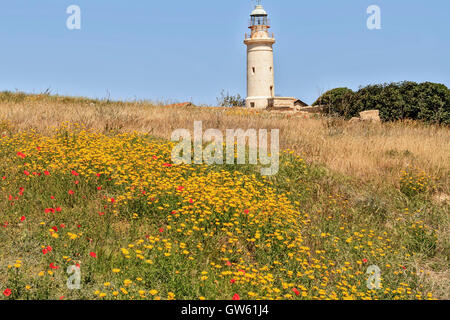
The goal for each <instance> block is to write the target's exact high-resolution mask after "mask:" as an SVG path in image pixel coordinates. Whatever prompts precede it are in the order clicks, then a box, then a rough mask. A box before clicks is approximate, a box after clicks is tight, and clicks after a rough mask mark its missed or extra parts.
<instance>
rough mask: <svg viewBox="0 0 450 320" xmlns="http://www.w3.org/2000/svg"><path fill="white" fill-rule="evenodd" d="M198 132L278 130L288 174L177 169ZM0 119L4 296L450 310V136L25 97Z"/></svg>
mask: <svg viewBox="0 0 450 320" xmlns="http://www.w3.org/2000/svg"><path fill="white" fill-rule="evenodd" d="M195 120H202V121H203V127H204V129H206V128H217V129H220V130H225V129H227V128H242V129H246V128H256V129H258V128H265V129H271V128H278V129H280V144H281V147H282V148H283V149H284V151H283V153H282V155H281V161H280V171H279V173H278V175H276V176H274V177H270V178H265V177H262V176H260V175H259V170H257V168H255V167H253V166H248V165H242V166H206V165H180V166H176V165H172V164H171V160H170V152H171V149H172V143H170V142H168V141H167V139H168V138H169V137H170V134H171V132H172V131H173V130H175V129H178V128H187V129H190V130H192V127H193V122H194V121H195ZM0 121H1V123H0V133H1V134H2V136H1V139H0V157H1V158H2V162H1V165H0V176H1V178H2V179H1V180H0V184H1V191H0V199H2V201H1V202H0V208H1V211H0V212H1V220H0V222H1V223H2V224H1V225H2V228H0V240H1V242H0V243H1V244H0V268H1V272H0V274H1V275H0V292H3V294H2V295H1V297H2V298H4V299H11V298H19V299H36V298H39V299H59V298H60V297H64V299H94V298H95V299H203V298H205V299H232V298H233V297H234V298H240V299H258V298H262V299H328V298H330V299H429V298H437V299H448V292H449V290H448V289H449V287H448V283H449V271H448V267H449V265H448V263H449V260H448V259H449V238H448V237H449V236H448V235H449V234H450V233H449V214H448V209H449V194H450V190H449V165H448V163H450V162H449V161H448V160H449V159H450V157H449V156H450V149H449V144H448V141H449V139H450V131H449V129H448V128H446V127H438V126H426V125H423V124H420V123H416V122H397V123H389V124H382V125H375V124H366V123H356V124H350V123H347V122H345V121H343V120H336V119H326V118H317V119H305V118H302V117H295V116H288V115H280V114H270V113H267V112H249V111H247V110H243V109H220V108H206V107H203V108H199V107H189V108H177V107H165V106H163V105H158V104H154V103H150V102H129V103H124V102H111V101H99V100H90V99H84V98H70V97H58V96H48V95H25V94H20V93H14V94H12V93H2V94H0ZM73 265H75V269H74V270H75V272H76V273H78V271H77V270H79V272H80V276H81V283H80V285H81V289H80V290H69V289H68V288H67V286H66V283H67V279H68V278H69V276H70V275H68V274H67V272H66V270H67V268H68V267H70V266H73ZM372 265H376V266H377V267H378V268H379V269H380V272H381V289H372V290H370V289H368V288H367V283H366V282H367V279H368V278H369V277H371V275H370V274H367V270H368V268H369V266H372ZM7 289H10V291H8V290H7Z"/></svg>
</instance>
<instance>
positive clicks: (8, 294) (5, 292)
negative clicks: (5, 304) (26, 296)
mask: <svg viewBox="0 0 450 320" xmlns="http://www.w3.org/2000/svg"><path fill="white" fill-rule="evenodd" d="M11 293H12V291H11V289H9V288H6V289H5V291H3V294H4V295H5V296H6V297H9V296H10V295H11Z"/></svg>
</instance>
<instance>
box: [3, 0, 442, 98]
mask: <svg viewBox="0 0 450 320" xmlns="http://www.w3.org/2000/svg"><path fill="white" fill-rule="evenodd" d="M72 4H75V5H79V6H80V8H81V23H82V25H81V30H76V31H70V30H68V29H67V28H66V19H67V17H68V14H66V9H67V7H68V6H69V5H72ZM372 4H376V5H379V6H380V7H381V18H382V29H381V30H374V31H370V30H368V29H367V27H366V19H367V17H368V15H367V14H366V9H367V7H368V6H369V5H372ZM263 5H264V7H265V8H266V10H267V11H268V13H269V16H270V19H271V21H272V31H273V32H274V33H275V37H276V39H277V43H276V44H275V47H274V49H275V81H276V84H275V89H276V94H277V95H287V96H296V97H298V98H301V99H303V100H305V101H306V102H309V103H311V102H313V101H314V100H315V99H316V98H317V97H318V95H319V94H320V93H321V92H324V91H326V90H327V89H331V88H335V87H340V86H347V87H350V88H352V89H357V88H358V86H360V85H367V84H371V83H382V82H391V81H402V80H412V81H417V82H423V81H432V82H439V83H444V84H445V85H447V86H448V87H450V1H448V0H432V1H426V0H370V1H366V0H345V1H336V0H314V1H300V0H263ZM252 8H253V3H252V2H251V1H249V0H248V1H247V0H223V1H219V0H208V1H207V0H191V1H186V0H171V1H168V0H165V1H154V0H152V1H137V0H135V1H130V0H127V1H125V0H121V1H118V0H108V1H106V0H71V1H65V0H52V1H51V0H39V1H31V0H14V1H1V2H0V90H15V89H18V90H20V91H26V92H35V93H39V92H41V91H44V90H45V89H46V88H49V87H50V88H51V90H52V93H58V94H61V95H72V96H89V97H95V98H104V97H106V96H107V95H108V92H109V94H110V97H111V98H113V99H135V98H136V99H150V100H169V101H189V100H193V101H194V102H195V103H209V104H214V103H215V101H216V97H217V96H218V95H219V93H220V91H221V90H222V89H225V90H228V91H229V92H230V93H240V94H241V95H244V96H245V93H246V76H245V72H246V67H245V66H246V48H245V46H244V44H243V38H244V34H245V32H248V29H247V23H248V19H249V14H250V11H251V10H252Z"/></svg>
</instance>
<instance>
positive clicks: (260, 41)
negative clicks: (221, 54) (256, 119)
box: [244, 1, 296, 110]
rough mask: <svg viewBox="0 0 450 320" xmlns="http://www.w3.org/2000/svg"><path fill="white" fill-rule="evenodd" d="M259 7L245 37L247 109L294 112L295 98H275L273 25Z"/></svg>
mask: <svg viewBox="0 0 450 320" xmlns="http://www.w3.org/2000/svg"><path fill="white" fill-rule="evenodd" d="M260 2H261V1H258V3H259V4H258V5H256V6H255V9H254V10H253V11H252V13H251V15H250V22H249V29H250V34H245V40H244V43H245V45H246V46H247V99H246V100H245V107H246V108H251V109H278V110H280V109H294V102H295V101H296V99H295V98H291V97H275V80H274V78H275V77H274V66H273V45H274V43H275V38H274V36H273V33H272V34H269V28H270V21H269V19H268V15H267V12H266V10H264V8H263V6H262V5H261V4H260Z"/></svg>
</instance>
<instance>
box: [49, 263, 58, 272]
mask: <svg viewBox="0 0 450 320" xmlns="http://www.w3.org/2000/svg"><path fill="white" fill-rule="evenodd" d="M49 267H50V269H54V270H55V269H59V267H58V266H55V265H54V264H53V262H52V263H50V265H49Z"/></svg>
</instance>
